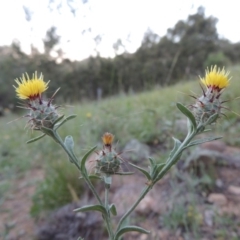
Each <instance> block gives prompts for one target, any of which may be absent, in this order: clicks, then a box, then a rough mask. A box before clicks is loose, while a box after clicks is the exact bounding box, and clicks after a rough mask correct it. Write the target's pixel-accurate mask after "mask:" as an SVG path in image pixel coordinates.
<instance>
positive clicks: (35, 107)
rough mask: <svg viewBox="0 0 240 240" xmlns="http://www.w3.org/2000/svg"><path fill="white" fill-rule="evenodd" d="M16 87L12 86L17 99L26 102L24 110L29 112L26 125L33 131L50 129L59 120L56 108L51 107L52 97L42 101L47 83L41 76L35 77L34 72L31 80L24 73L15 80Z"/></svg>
mask: <svg viewBox="0 0 240 240" xmlns="http://www.w3.org/2000/svg"><path fill="white" fill-rule="evenodd" d="M15 81H16V83H17V86H13V87H14V88H15V91H16V93H17V97H18V98H19V99H22V100H26V101H27V104H26V105H25V107H24V108H26V109H28V110H29V113H28V114H27V115H26V117H28V118H29V121H28V124H29V125H30V128H31V129H33V130H41V128H42V127H47V128H52V127H53V125H54V122H55V121H56V120H57V119H58V118H59V114H58V112H57V107H56V106H54V105H52V101H53V97H52V98H50V99H49V100H48V101H44V100H43V99H42V93H43V92H45V91H46V90H47V89H48V83H49V81H48V82H44V80H43V75H42V74H41V75H40V77H38V76H37V72H35V73H34V74H33V76H32V78H31V79H30V78H29V75H28V74H27V73H26V74H25V75H24V74H23V75H22V78H20V79H16V80H15Z"/></svg>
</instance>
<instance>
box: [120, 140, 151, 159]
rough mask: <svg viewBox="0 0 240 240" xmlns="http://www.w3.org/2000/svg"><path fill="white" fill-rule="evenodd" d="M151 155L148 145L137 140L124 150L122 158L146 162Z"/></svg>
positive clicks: (130, 142)
mask: <svg viewBox="0 0 240 240" xmlns="http://www.w3.org/2000/svg"><path fill="white" fill-rule="evenodd" d="M149 155H150V148H149V147H148V145H146V144H143V143H141V142H139V141H138V140H137V139H132V140H131V141H129V142H128V143H127V144H126V146H125V148H124V149H123V154H122V157H123V159H127V160H130V161H139V160H145V159H147V158H148V157H149Z"/></svg>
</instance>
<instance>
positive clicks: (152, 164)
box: [148, 157, 156, 166]
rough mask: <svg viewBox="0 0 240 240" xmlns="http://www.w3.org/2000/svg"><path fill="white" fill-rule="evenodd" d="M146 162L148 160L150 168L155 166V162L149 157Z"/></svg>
mask: <svg viewBox="0 0 240 240" xmlns="http://www.w3.org/2000/svg"><path fill="white" fill-rule="evenodd" d="M148 160H149V162H150V164H151V166H155V165H156V161H155V160H154V159H153V158H150V157H149V158H148Z"/></svg>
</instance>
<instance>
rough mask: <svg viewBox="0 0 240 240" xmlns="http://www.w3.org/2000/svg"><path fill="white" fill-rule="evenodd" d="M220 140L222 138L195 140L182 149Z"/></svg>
mask: <svg viewBox="0 0 240 240" xmlns="http://www.w3.org/2000/svg"><path fill="white" fill-rule="evenodd" d="M221 138H222V137H208V138H202V139H197V140H194V141H192V142H190V143H189V144H188V145H187V146H186V147H185V148H184V149H186V148H189V147H192V146H195V145H199V144H202V143H205V142H211V141H215V140H218V139H221Z"/></svg>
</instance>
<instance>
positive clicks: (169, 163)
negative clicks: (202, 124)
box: [153, 131, 197, 184]
mask: <svg viewBox="0 0 240 240" xmlns="http://www.w3.org/2000/svg"><path fill="white" fill-rule="evenodd" d="M196 135H197V133H196V132H195V131H194V132H192V133H188V135H187V136H186V138H185V139H184V141H183V142H182V144H181V145H180V146H179V148H178V150H177V151H176V152H175V153H174V155H173V156H172V158H171V159H169V160H167V164H166V165H165V166H164V168H163V169H162V170H161V172H160V173H159V174H158V176H157V177H156V179H155V180H154V181H153V184H155V183H156V182H158V181H159V180H160V179H161V178H162V177H163V176H164V175H165V174H166V173H167V172H168V171H169V169H170V168H171V167H172V166H173V165H174V164H175V163H176V162H177V161H178V159H179V154H181V153H182V151H183V150H184V148H185V147H186V146H187V145H188V144H189V143H190V142H191V140H192V139H193V138H194V137H195V136H196Z"/></svg>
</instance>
